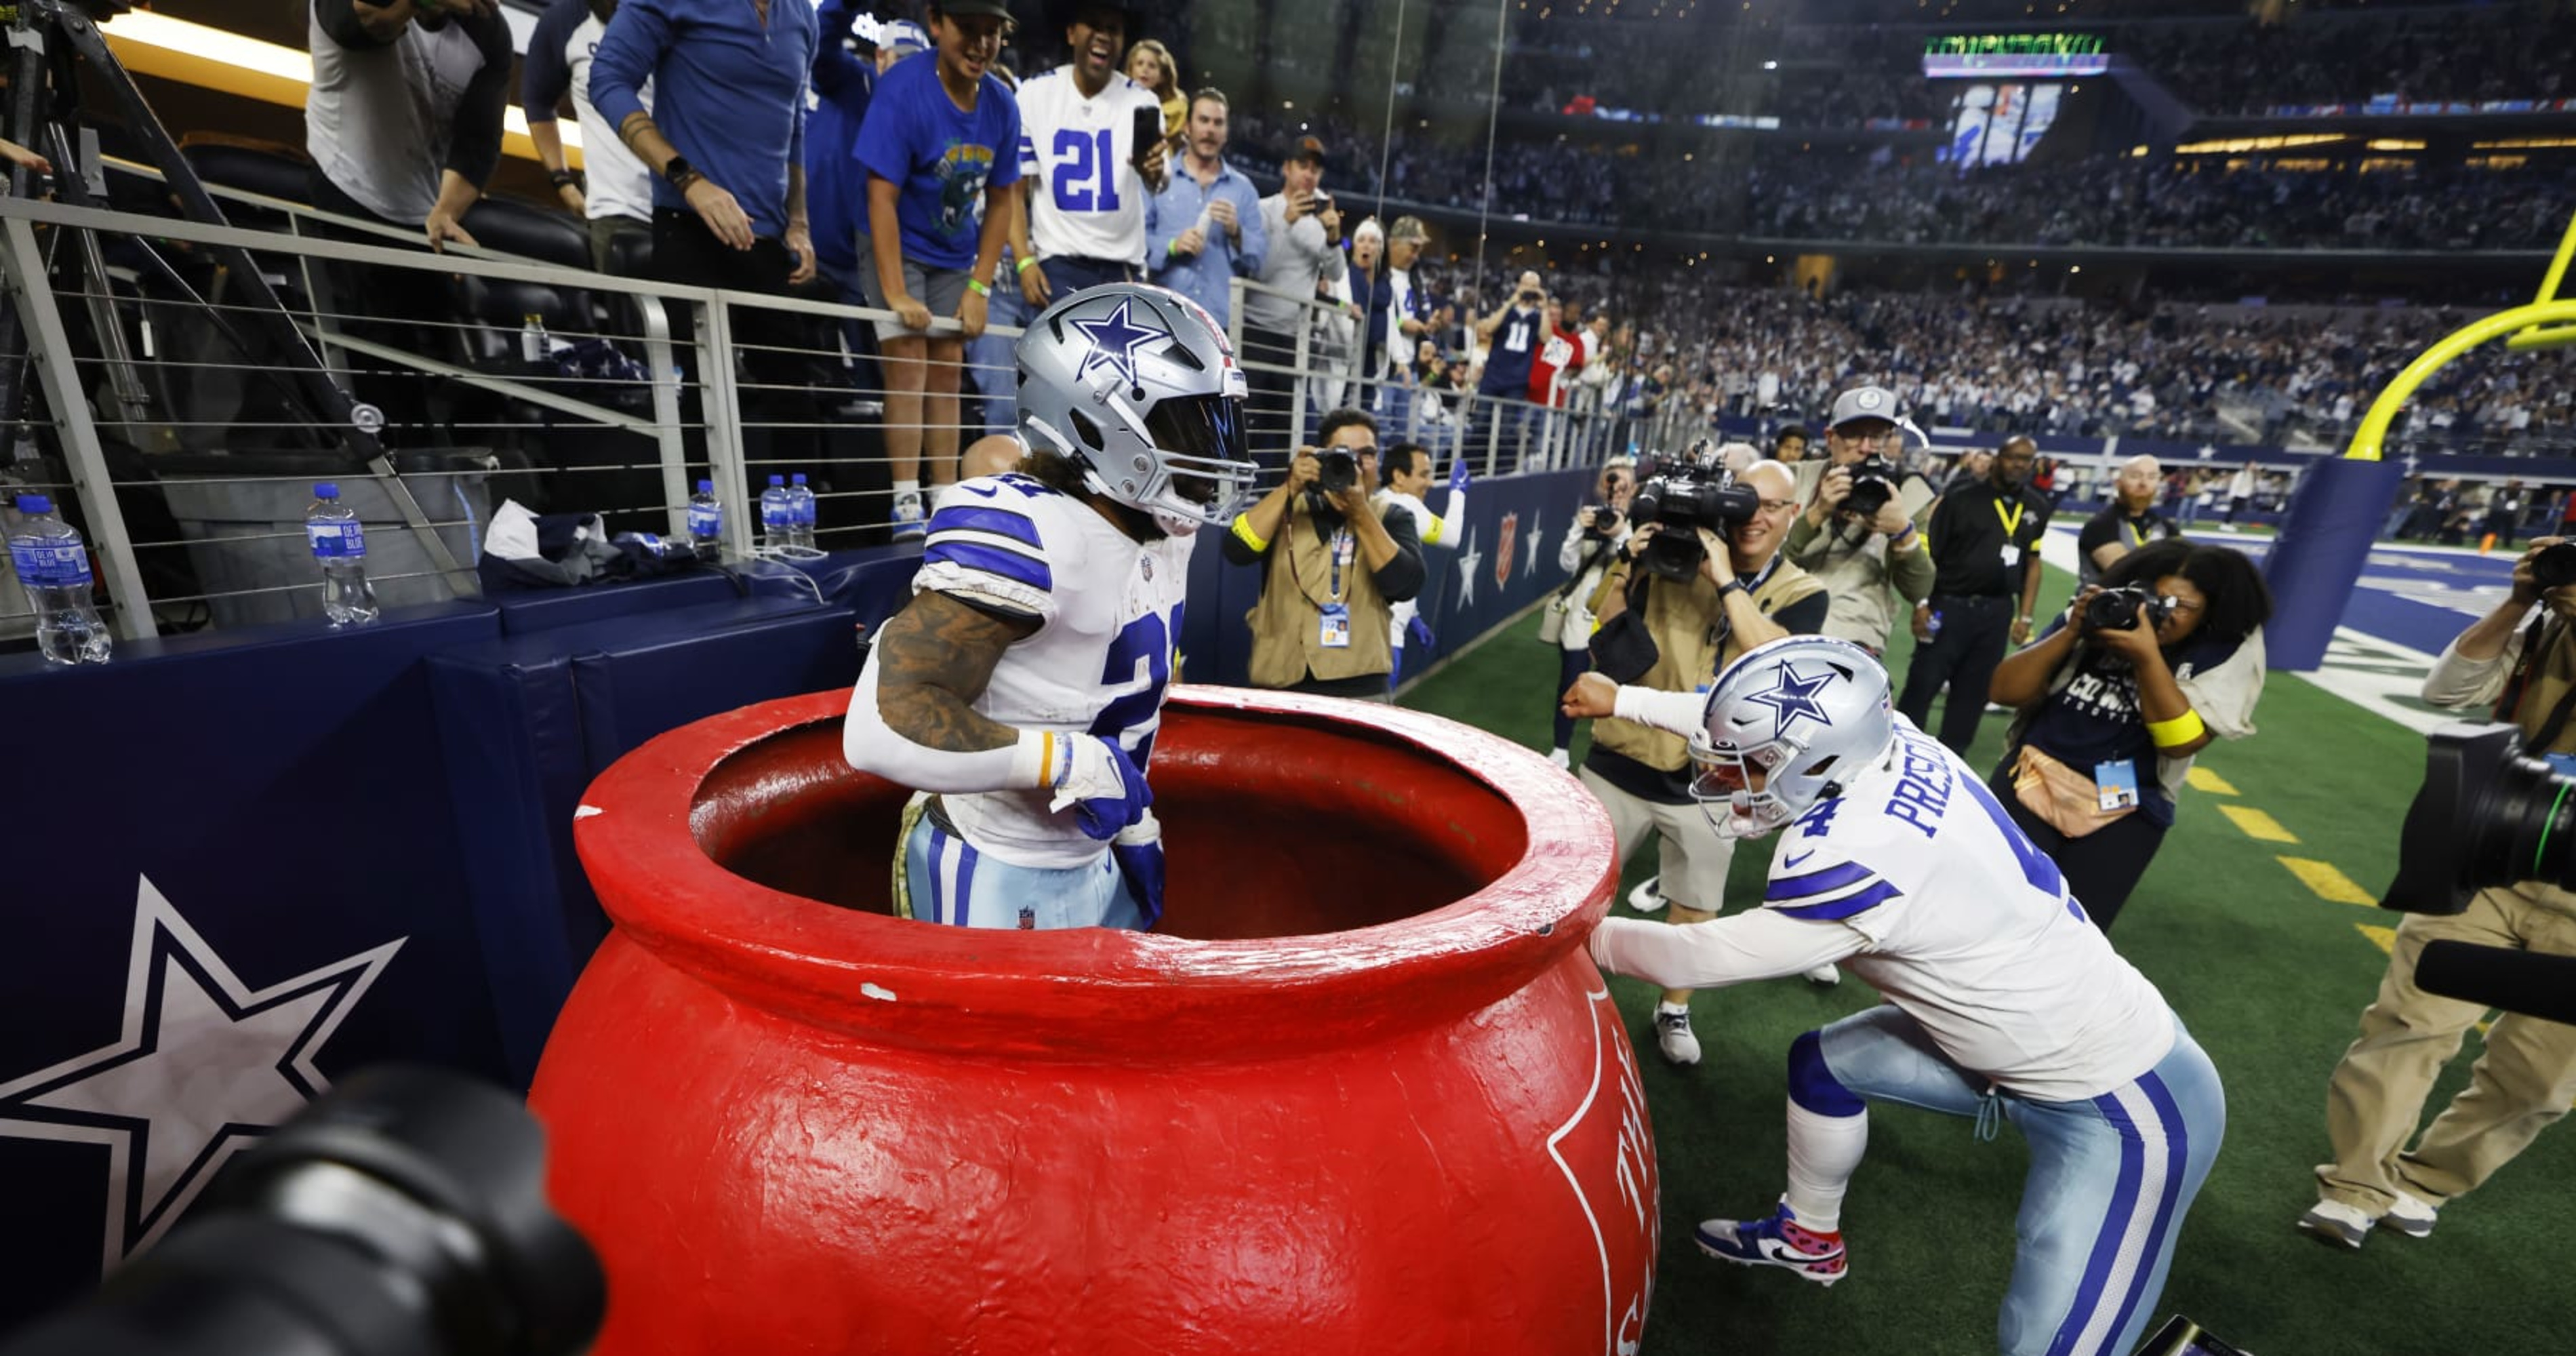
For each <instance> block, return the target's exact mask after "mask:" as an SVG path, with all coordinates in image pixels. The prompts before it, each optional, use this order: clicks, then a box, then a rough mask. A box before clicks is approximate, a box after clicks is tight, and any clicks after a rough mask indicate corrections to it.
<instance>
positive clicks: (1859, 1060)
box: [1566, 636, 2227, 1356]
mask: <svg viewBox="0 0 2576 1356" xmlns="http://www.w3.org/2000/svg"><path fill="white" fill-rule="evenodd" d="M1566 710H1567V712H1568V713H1569V714H1573V715H1578V716H1579V715H1603V714H1609V715H1617V716H1620V717H1623V718H1626V719H1630V720H1636V721H1641V722H1644V723H1646V724H1649V725H1653V726H1656V727H1657V728H1660V729H1665V730H1669V731H1672V732H1673V733H1675V734H1679V735H1682V736H1683V737H1685V738H1686V739H1688V740H1689V741H1690V752H1691V758H1692V760H1693V763H1694V764H1695V768H1696V773H1695V776H1694V778H1693V781H1692V793H1693V795H1694V796H1696V797H1698V798H1699V799H1700V800H1702V801H1703V802H1705V804H1704V805H1703V807H1702V808H1703V809H1704V810H1706V811H1707V812H1708V813H1709V815H1710V818H1711V819H1713V820H1715V821H1716V823H1717V825H1718V830H1719V832H1720V833H1724V834H1728V835H1729V836H1735V837H1749V836H1753V835H1756V834H1762V833H1769V832H1771V831H1772V830H1774V829H1782V830H1785V831H1784V832H1782V833H1781V834H1780V836H1779V844H1778V847H1777V849H1776V851H1775V855H1774V856H1773V858H1772V863H1771V875H1770V879H1769V881H1768V883H1767V885H1766V887H1765V889H1764V892H1763V896H1762V906H1761V907H1760V908H1758V909H1755V910H1752V911H1750V912H1745V913H1739V914H1736V915H1734V916H1731V917H1726V918H1719V919H1714V920H1711V921H1708V922H1704V923H1687V924H1682V925H1679V926H1673V925H1669V924H1664V923H1652V922H1645V921H1641V920H1631V919H1623V918H1613V919H1610V920H1607V921H1605V922H1604V923H1602V925H1601V926H1600V928H1599V929H1597V930H1596V931H1595V932H1594V933H1593V936H1592V940H1591V949H1592V955H1593V958H1594V959H1595V960H1596V961H1598V962H1599V963H1600V965H1601V967H1602V968H1603V969H1605V970H1608V971H1611V972H1613V973H1617V974H1631V975H1640V976H1643V977H1645V978H1647V979H1650V980H1653V981H1655V982H1657V983H1659V984H1664V985H1668V986H1681V987H1707V986H1715V985H1724V984H1735V983H1741V982H1745V981H1749V980H1757V979H1767V978H1776V977H1779V976H1783V975H1794V974H1797V973H1799V972H1800V971H1802V970H1805V969H1806V968H1807V967H1809V966H1813V965H1819V964H1822V963H1825V962H1828V961H1836V962H1840V963H1842V964H1843V965H1845V966H1847V967H1848V968H1849V969H1850V970H1851V971H1852V973H1854V974H1856V975H1858V976H1859V977H1860V978H1862V979H1863V980H1866V981H1868V983H1869V984H1870V985H1871V986H1873V987H1875V988H1876V989H1877V990H1878V991H1879V992H1880V993H1881V994H1883V995H1885V996H1886V998H1887V1000H1888V1003H1887V1005H1885V1006H1881V1007H1876V1008H1872V1009H1869V1010H1868V1011H1865V1012H1861V1013H1858V1014H1855V1015H1853V1016H1850V1017H1846V1018H1844V1019H1842V1020H1841V1021H1838V1022H1834V1023H1832V1024H1831V1025H1828V1026H1826V1027H1824V1028H1822V1029H1820V1030H1817V1031H1810V1032H1808V1033H1807V1034H1805V1035H1803V1036H1800V1037H1799V1038H1798V1039H1797V1040H1796V1041H1795V1042H1793V1043H1792V1044H1791V1046H1790V1052H1789V1078H1788V1083H1789V1109H1788V1119H1789V1126H1788V1128H1789V1135H1788V1140H1789V1165H1788V1166H1789V1171H1788V1190H1787V1192H1786V1193H1785V1194H1784V1195H1783V1196H1782V1197H1781V1202H1780V1205H1779V1206H1778V1208H1777V1209H1775V1210H1774V1211H1773V1212H1772V1213H1770V1214H1769V1215H1767V1216H1763V1217H1760V1218H1756V1219H1749V1220H1727V1219H1714V1220H1708V1221H1705V1222H1703V1223H1702V1224H1701V1225H1700V1226H1699V1228H1698V1231H1697V1241H1698V1243H1699V1246H1700V1249H1701V1250H1702V1251H1703V1252H1706V1253H1708V1254H1709V1255H1710V1256H1712V1257H1716V1258H1718V1259H1720V1260H1723V1261H1728V1262H1734V1263H1739V1264H1743V1265H1748V1266H1770V1267H1780V1268H1784V1269H1787V1270H1789V1271H1791V1272H1792V1273H1794V1274H1796V1275H1797V1276H1799V1277H1801V1278H1802V1279H1805V1280H1808V1281H1813V1282H1816V1283H1819V1284H1823V1285H1832V1284H1834V1283H1835V1282H1837V1281H1840V1280H1841V1279H1842V1278H1843V1277H1844V1276H1845V1275H1847V1274H1849V1269H1850V1267H1851V1265H1853V1264H1854V1263H1855V1262H1857V1261H1858V1260H1859V1258H1860V1254H1859V1252H1858V1248H1857V1246H1855V1248H1854V1250H1853V1252H1852V1253H1851V1254H1849V1255H1847V1254H1846V1252H1845V1249H1844V1243H1843V1235H1842V1219H1841V1215H1842V1208H1843V1198H1844V1196H1845V1194H1846V1191H1847V1189H1848V1187H1849V1186H1850V1184H1851V1180H1852V1178H1853V1176H1854V1174H1855V1173H1856V1172H1857V1171H1858V1170H1859V1167H1860V1163H1861V1158H1862V1155H1863V1152H1864V1150H1865V1149H1866V1147H1867V1145H1868V1142H1869V1110H1870V1106H1871V1104H1873V1103H1893V1104H1897V1105H1902V1106H1911V1107H1918V1108H1922V1109H1924V1110H1929V1111H1937V1112H1947V1113H1949V1114H1952V1115H1957V1116H1965V1117H1971V1118H1974V1119H1975V1120H1976V1121H1977V1122H1978V1126H1979V1136H1978V1137H1979V1138H1980V1139H1991V1138H1993V1136H1994V1133H1995V1131H1996V1130H1998V1129H2000V1126H2001V1124H2002V1123H2004V1122H2009V1123H2010V1124H2011V1125H2012V1126H2013V1127H2014V1128H2015V1129H2017V1130H2019V1131H2020V1132H2021V1134H2022V1137H2023V1138H2024V1139H2025V1140H2027V1141H2028V1142H2029V1144H2030V1168H2029V1172H2028V1175H2027V1176H2026V1178H2025V1180H2024V1184H2023V1190H2022V1199H2021V1211H2020V1218H2019V1220H2018V1223H2017V1227H2016V1229H2015V1231H2014V1240H2013V1242H2014V1245H2015V1246H2014V1261H2013V1268H2012V1281H2011V1285H2010V1287H2009V1289H2008V1290H2007V1292H2006V1294H2005V1296H2004V1302H2003V1309H2002V1314H2001V1320H2000V1323H1999V1325H1998V1338H1999V1347H2000V1349H2001V1350H2002V1351H2004V1352H2005V1353H2007V1356H2041V1353H2047V1356H2114V1354H2116V1353H2124V1352H2127V1351H2128V1350H2129V1349H2130V1348H2131V1347H2132V1346H2134V1345H2135V1344H2136V1343H2137V1340H2138V1337H2139V1335H2140V1333H2141V1332H2142V1331H2143V1329H2144V1328H2145V1326H2146V1325H2147V1323H2148V1321H2149V1319H2150V1318H2151V1317H2152V1316H2153V1315H2154V1312H2155V1308H2156V1302H2157V1299H2158V1297H2159V1294H2160V1292H2161V1291H2162V1290H2163V1288H2164V1282H2165V1274H2166V1270H2167V1268H2168V1267H2169V1266H2170V1265H2171V1263H2172V1260H2173V1252H2174V1247H2175V1244H2176V1242H2177V1241H2178V1240H2179V1239H2180V1237H2181V1234H2182V1228H2183V1220H2184V1216H2185V1214H2186V1213H2187V1212H2188V1211H2189V1210H2190V1208H2191V1204H2192V1200H2193V1198H2194V1196H2195V1195H2196V1194H2197V1193H2198V1192H2199V1190H2200V1185H2201V1182H2202V1181H2203V1180H2204V1179H2205V1178H2206V1177H2207V1176H2208V1173H2209V1169H2210V1165H2211V1164H2212V1163H2213V1162H2215V1161H2216V1159H2217V1156H2218V1144H2219V1140H2220V1138H2221V1137H2222V1135H2223V1133H2224V1131H2225V1127H2226V1120H2227V1112H2226V1095H2225V1092H2224V1091H2223V1089H2222V1088H2221V1086H2220V1083H2219V1078H2218V1072H2217V1070H2216V1069H2215V1068H2213V1067H2212V1066H2211V1065H2210V1062H2209V1057H2208V1056H2207V1055H2206V1054H2204V1053H2202V1051H2201V1048H2200V1046H2199V1045H2198V1044H2197V1043H2195V1042H2194V1041H2193V1040H2192V1038H2191V1033H2190V1032H2188V1031H2186V1030H2185V1029H2184V1028H2183V1025H2182V1022H2181V1020H2180V1019H2179V1018H2177V1017H2176V1016H2175V1015H2174V1013H2173V1011H2172V1010H2171V1009H2170V1008H2169V1007H2167V1006H2166V1004H2165V1000H2164V997H2163V995H2161V994H2159V993H2158V992H2157V991H2156V987H2155V986H2154V985H2153V984H2151V983H2149V982H2148V980H2147V978H2146V977H2145V976H2144V975H2142V974H2140V973H2138V971H2137V969H2136V968H2135V967H2133V966H2131V965H2130V964H2129V963H2128V962H2127V961H2126V960H2124V959H2122V958H2121V957H2120V955H2119V953H2117V952H2115V951H2113V950H2112V949H2111V944H2110V942H2109V941H2108V940H2106V939H2105V938H2104V937H2103V935H2102V932H2101V930H2100V929H2099V928H2097V927H2095V926H2094V925H2093V923H2092V921H2091V920H2089V919H2088V918H2086V917H2085V915H2084V910H2083V906H2082V904H2081V903H2080V902H2079V901H2077V900H2075V899H2072V898H2070V897H2068V895H2067V893H2066V883H2065V880H2064V878H2063V877H2062V876H2060V874H2059V873H2058V870H2057V866H2056V864H2055V863H2053V862H2051V861H2050V860H2049V859H2048V858H2047V857H2046V856H2045V855H2044V854H2042V853H2041V852H2040V851H2039V850H2038V849H2036V848H2034V847H2033V846H2031V843H2030V841H2029V840H2028V839H2027V838H2025V837H2023V836H2022V833H2021V831H2020V829H2019V828H2018V827H2016V826H2015V825H2014V823H2013V821H2012V817H2011V816H2010V815H2008V814H2007V813H2005V811H2004V808H2003V806H2002V805H2001V804H2000V803H1999V802H1997V800H1996V799H1995V795H1994V793H1993V792H1992V791H1990V790H1988V789H1987V788H1986V786H1985V784H1984V783H1983V782H1981V781H1979V780H1978V778H1977V776H1976V774H1975V773H1974V772H1972V771H1970V770H1969V768H1968V766H1967V764H1965V763H1963V762H1961V761H1960V760H1959V758H1958V756H1957V755H1956V754H1953V753H1951V752H1950V751H1949V750H1947V749H1945V748H1943V747H1942V746H1941V745H1940V744H1939V743H1938V742H1937V741H1935V740H1933V739H1931V738H1930V737H1928V736H1926V735H1925V734H1924V733H1923V732H1922V731H1920V730H1917V729H1916V728H1914V726H1913V724H1912V723H1911V722H1909V721H1907V720H1906V719H1905V718H1904V717H1903V716H1900V715H1897V714H1896V713H1895V712H1894V711H1893V710H1891V709H1890V707H1889V703H1888V692H1887V674H1886V671H1885V670H1883V669H1881V668H1879V666H1878V663H1877V661H1876V660H1874V659H1872V658H1871V657H1870V656H1869V654H1868V652H1867V651H1864V650H1862V649H1860V648H1859V647H1858V646H1855V645H1852V644H1849V643H1848V642H1845V641H1839V640H1827V639H1824V638H1822V637H1814V636H1792V637H1789V638H1787V639H1785V640H1777V641H1773V642H1771V643H1770V644H1767V645H1762V646H1757V647H1755V648H1754V649H1752V650H1750V651H1747V652H1746V653H1745V654H1744V655H1743V656H1742V657H1741V658H1739V659H1738V660H1736V662H1735V663H1734V664H1732V665H1729V666H1728V667H1727V669H1726V671H1725V672H1724V673H1721V674H1719V675H1718V677H1717V682H1716V685H1715V686H1714V688H1713V689H1712V690H1711V691H1710V692H1709V693H1708V694H1707V695H1706V696H1705V697H1703V696H1701V695H1700V694H1698V693H1691V692H1654V691H1648V690H1645V689H1642V688H1616V689H1614V688H1612V686H1611V684H1610V682H1609V680H1607V679H1606V678H1603V677H1601V675H1599V674H1586V675H1584V676H1583V678H1582V679H1580V680H1578V681H1577V682H1576V684H1575V686H1574V687H1573V688H1572V689H1571V690H1569V691H1568V693H1567V694H1566ZM1880 1208H1881V1209H1885V1208H1888V1207H1887V1206H1886V1205H1885V1204H1882V1205H1881V1207H1880ZM1958 1242H1960V1243H1962V1244H1967V1245H1971V1246H1973V1243H1974V1240H1973V1238H1970V1237H1968V1236H1965V1235H1963V1236H1962V1237H1961V1238H1960V1239H1959V1240H1958ZM2003 1243H2004V1240H2003V1239H2002V1238H2001V1237H1997V1238H1996V1239H1995V1240H1994V1244H1995V1245H1996V1246H1998V1247H2000V1246H2002V1245H2003Z"/></svg>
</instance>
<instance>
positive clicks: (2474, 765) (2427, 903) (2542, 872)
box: [2380, 723, 2576, 1023]
mask: <svg viewBox="0 0 2576 1356" xmlns="http://www.w3.org/2000/svg"><path fill="white" fill-rule="evenodd" d="M2521 742H2522V732H2521V731H2520V730H2519V729H2517V728H2515V727H2514V726H2511V725H2482V724H2467V723H2462V724H2454V725H2444V726H2441V727H2439V728H2437V729H2435V730H2434V731H2433V732H2432V734H2431V735H2429V736H2427V737H2426V741H2425V743H2426V747H2425V752H2424V785H2423V786H2422V788H2420V789H2419V790H2417V791H2416V793H2415V803H2414V804H2413V805H2410V806H2408V807H2407V810H2406V825H2405V828H2404V829H2403V830H2402V831H2401V832H2400V835H2399V838H2398V844H2397V879H2396V880H2395V881H2394V882H2392V883H2391V884H2390V885H2389V887H2388V893H2387V894H2386V896H2384V897H2383V898H2382V899H2381V900H2380V907H2382V908H2386V909H2397V910H2401V911H2403V912H2406V913H2430V914H2456V913H2460V912H2463V911H2464V910H2466V909H2467V908H2468V906H2469V898H2470V896H2472V895H2474V894H2476V893H2477V892H2478V891H2479V890H2482V889H2486V888H2489V887H2492V886H2499V885H2511V884H2514V883H2515V882H2518V881H2543V882H2546V883H2548V884H2552V885H2556V886H2558V887H2559V888H2560V889H2576V794H2571V793H2576V777H2569V776H2565V775H2562V774H2560V773H2558V772H2556V771H2555V770H2553V769H2552V768H2551V767H2550V765H2549V764H2548V763H2546V762H2544V761H2542V760H2541V759H2539V758H2535V757H2532V756H2530V755H2529V754H2526V753H2523V752H2522V751H2521V749H2520V744H2521ZM2415 982H2416V984H2417V985H2418V986H2419V987H2421V988H2423V989H2425V990H2427V991H2429V992H2432V993H2438V994H2444V995H2447V996H2450V997H2454V998H2462V999H2466V1000H2468V1001H2470V1002H2475V1003H2483V1004H2485V1005H2487V1006H2489V1007H2498V1008H2503V1009H2505V1010H2507V1011H2509V1012H2520V1013H2526V1014H2529V1015H2531V1016H2534V1017H2540V1018H2544V1019H2546V1020H2549V1021H2553V1022H2571V1023H2576V957H2570V956H2554V955H2545V954H2541V953H2537V952H2530V951H2513V950H2507V949H2504V948H2501V947H2487V946H2476V945H2473V944H2470V943H2467V942H2453V941H2437V942H2434V943H2432V944H2430V945H2428V946H2426V947H2425V948H2424V952H2423V955H2422V957H2421V958H2420V959H2419V960H2418V962H2417V964H2416V974H2415Z"/></svg>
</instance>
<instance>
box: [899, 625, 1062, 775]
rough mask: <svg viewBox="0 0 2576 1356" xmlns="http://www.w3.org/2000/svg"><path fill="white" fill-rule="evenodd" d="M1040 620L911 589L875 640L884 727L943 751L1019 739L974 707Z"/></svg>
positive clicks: (1010, 729)
mask: <svg viewBox="0 0 2576 1356" xmlns="http://www.w3.org/2000/svg"><path fill="white" fill-rule="evenodd" d="M1037 629H1038V624H1037V621H1036V620H1035V619H1034V618H1032V619H1030V620H1028V621H1024V622H1022V621H1005V620H1003V619H1002V618H1000V617H997V616H994V615H992V614H991V613H988V612H979V611H977V610H975V609H974V608H971V607H968V606H967V605H966V604H964V603H961V602H959V601H957V600H956V599H954V598H951V597H949V596H948V595H947V594H944V593H935V592H924V593H917V594H914V595H913V598H912V602H911V603H910V604H908V605H907V606H905V608H904V609H903V611H901V612H898V613H896V614H895V615H894V619H893V620H891V621H889V622H887V623H886V626H885V630H884V631H883V632H881V633H879V634H878V636H877V643H876V659H877V661H878V672H877V710H878V713H879V714H880V716H881V717H882V718H883V719H884V721H885V724H886V728H887V729H889V730H892V731H894V732H895V733H896V734H899V735H901V736H903V737H904V738H906V739H909V740H911V741H912V742H913V743H916V744H920V745H923V746H925V747H928V748H933V749H938V750H940V751H942V752H945V753H977V752H981V751H983V750H986V749H1000V748H1008V747H1010V745H1011V744H1012V743H1014V742H1015V741H1017V740H1018V739H1019V737H1020V732H1019V730H1018V729H1017V728H1015V727H1013V726H1009V725H1004V724H1002V723H1001V722H1000V721H997V720H993V719H991V718H989V717H987V716H985V715H983V714H982V713H981V712H979V711H977V710H976V709H975V699H976V698H978V697H981V696H983V695H984V685H985V684H986V683H989V682H991V681H992V680H993V668H994V666H995V665H997V664H999V663H1001V662H1002V652H1003V651H1004V650H1007V649H1009V648H1010V647H1011V644H1012V643H1013V642H1014V641H1018V640H1022V639H1025V638H1026V637H1027V636H1028V635H1029V634H1030V633H1032V632H1034V631H1036V630H1037Z"/></svg>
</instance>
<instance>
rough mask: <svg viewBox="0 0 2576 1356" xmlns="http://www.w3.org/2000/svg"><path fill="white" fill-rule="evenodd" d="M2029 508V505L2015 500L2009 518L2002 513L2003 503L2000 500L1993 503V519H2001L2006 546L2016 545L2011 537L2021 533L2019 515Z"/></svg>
mask: <svg viewBox="0 0 2576 1356" xmlns="http://www.w3.org/2000/svg"><path fill="white" fill-rule="evenodd" d="M2029 508H2030V505H2028V504H2025V503H2023V502H2021V500H2019V499H2018V498H2016V499H2014V500H2013V511H2012V513H2011V514H2010V515H2009V516H2007V515H2006V514H2005V513H2004V501H2002V500H2000V499H1998V500H1996V501H1995V517H1996V518H1998V519H2001V520H2002V522H2003V525H2004V544H2005V545H2006V546H2012V545H2017V544H2018V543H2016V542H2015V541H2014V540H2013V537H2014V534H2016V533H2018V532H2020V531H2021V515H2022V514H2023V512H2024V511H2026V510H2028V509H2029Z"/></svg>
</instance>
